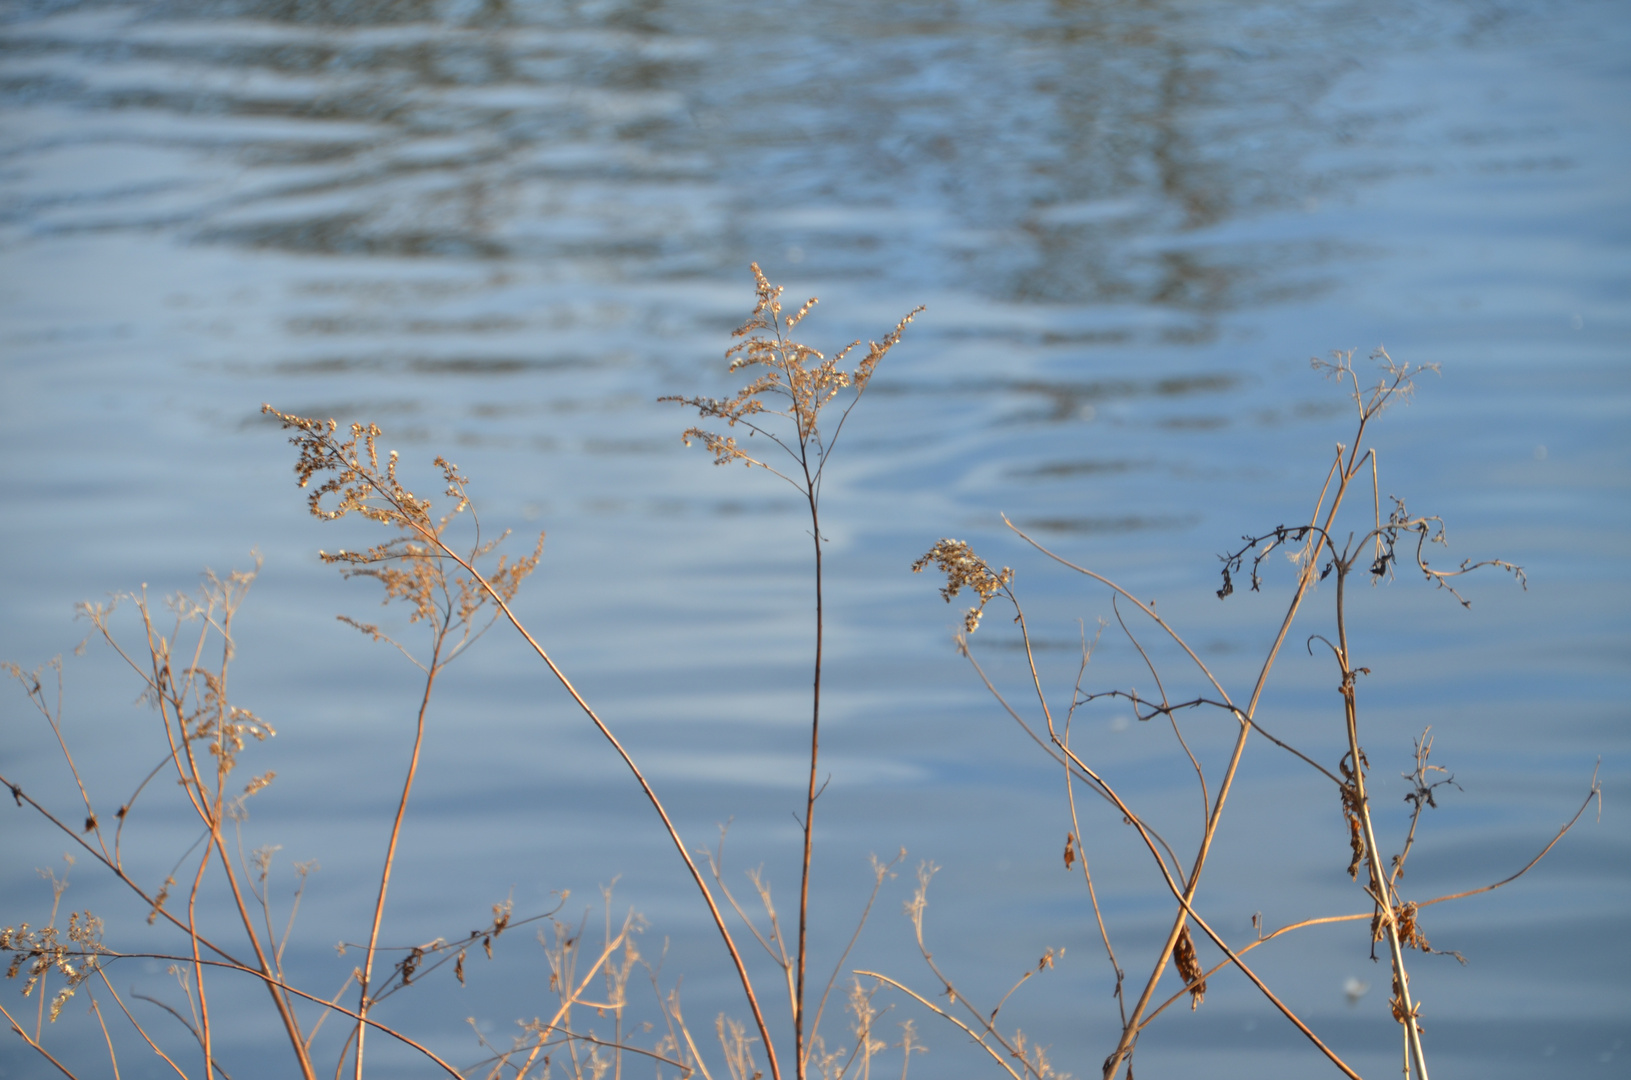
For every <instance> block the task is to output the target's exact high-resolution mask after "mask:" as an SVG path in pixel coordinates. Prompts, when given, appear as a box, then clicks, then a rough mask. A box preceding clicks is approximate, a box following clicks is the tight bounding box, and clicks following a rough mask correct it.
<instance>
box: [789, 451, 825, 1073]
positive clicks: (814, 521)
mask: <svg viewBox="0 0 1631 1080" xmlns="http://www.w3.org/2000/svg"><path fill="white" fill-rule="evenodd" d="M804 478H805V483H806V485H807V486H806V488H805V494H806V496H807V497H808V499H809V503H810V531H811V533H812V534H813V536H814V539H815V595H816V601H815V610H816V640H815V679H814V683H815V685H814V689H813V690H812V691H811V705H810V786H809V789H808V790H807V792H806V793H805V798H804V861H803V862H802V864H801V866H800V875H799V940H798V951H797V955H796V956H795V958H794V963H795V965H796V976H795V982H796V988H795V990H794V992H793V1054H794V1056H795V1059H796V1060H795V1062H794V1070H795V1075H796V1076H797V1077H798V1080H804V1067H805V1057H806V1055H805V1052H804V969H805V960H806V948H805V945H806V939H807V936H808V931H809V915H810V852H811V845H812V842H813V840H814V827H815V804H816V795H817V794H818V791H817V790H816V772H817V767H818V760H819V757H820V754H821V634H822V609H821V600H822V596H821V515H820V513H819V511H818V510H817V500H816V490H815V485H814V483H813V482H811V480H810V469H809V465H808V463H806V464H805V467H804Z"/></svg>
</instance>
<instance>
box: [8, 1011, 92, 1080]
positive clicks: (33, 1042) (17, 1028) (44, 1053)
mask: <svg viewBox="0 0 1631 1080" xmlns="http://www.w3.org/2000/svg"><path fill="white" fill-rule="evenodd" d="M0 1016H4V1017H5V1018H6V1022H7V1023H9V1024H10V1025H11V1030H12V1031H14V1032H16V1033H17V1034H18V1035H20V1036H22V1039H23V1041H24V1042H26V1043H27V1044H28V1045H29V1046H31V1047H33V1048H34V1051H35V1052H36V1053H38V1054H39V1055H40V1056H41V1057H43V1058H45V1060H47V1061H49V1062H50V1063H51V1064H52V1065H55V1066H56V1067H57V1071H58V1072H60V1073H62V1075H64V1076H66V1077H68V1080H79V1077H77V1076H75V1075H74V1074H73V1073H72V1072H70V1071H68V1066H66V1065H64V1064H63V1063H62V1062H60V1061H58V1060H57V1059H56V1058H54V1057H52V1056H51V1051H49V1050H47V1049H46V1048H45V1047H43V1046H41V1045H40V1042H39V1040H38V1039H36V1038H34V1037H33V1036H32V1035H30V1034H29V1033H28V1032H27V1031H25V1030H23V1025H21V1024H19V1023H18V1022H17V1018H16V1017H15V1016H12V1015H11V1013H10V1011H8V1010H7V1009H6V1007H5V1006H4V1005H0Z"/></svg>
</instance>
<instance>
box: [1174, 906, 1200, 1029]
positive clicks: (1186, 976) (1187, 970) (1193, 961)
mask: <svg viewBox="0 0 1631 1080" xmlns="http://www.w3.org/2000/svg"><path fill="white" fill-rule="evenodd" d="M1172 958H1173V961H1174V962H1175V963H1176V964H1177V965H1178V974H1179V975H1180V976H1181V977H1182V978H1183V980H1184V982H1185V984H1186V985H1188V987H1189V1008H1190V1010H1191V1011H1194V1010H1195V1009H1198V1008H1200V1007H1201V1002H1203V1001H1205V1000H1206V980H1205V979H1204V978H1202V976H1203V975H1205V974H1206V972H1205V970H1204V969H1203V968H1202V967H1201V958H1200V957H1199V956H1197V955H1196V954H1195V942H1194V940H1193V939H1192V938H1190V936H1189V923H1187V922H1186V923H1184V928H1183V929H1182V930H1180V931H1178V947H1177V948H1176V949H1174V950H1173V953H1172Z"/></svg>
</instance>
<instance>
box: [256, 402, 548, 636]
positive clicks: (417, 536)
mask: <svg viewBox="0 0 1631 1080" xmlns="http://www.w3.org/2000/svg"><path fill="white" fill-rule="evenodd" d="M261 411H262V412H263V413H266V414H268V415H271V416H275V417H277V419H278V420H280V421H281V422H282V424H283V426H284V428H286V429H292V430H293V431H294V432H295V434H294V435H293V436H292V437H291V438H290V439H289V441H290V442H291V443H293V444H294V446H295V447H296V449H298V450H299V451H300V457H299V460H298V461H297V462H296V464H295V476H296V478H297V479H298V481H299V484H300V486H301V487H302V488H304V487H306V486H308V484H310V482H311V480H312V479H313V478H314V477H318V476H326V479H324V480H323V482H322V483H321V485H319V486H318V487H317V489H316V490H315V491H313V492H312V494H311V495H310V497H309V498H308V500H307V503H308V506H309V507H310V509H311V512H312V514H313V516H315V517H318V518H320V519H322V520H324V521H337V520H338V519H340V518H342V517H345V516H346V515H347V514H350V513H356V514H359V515H361V516H362V517H364V518H367V519H368V520H370V521H373V522H375V523H377V524H380V525H384V526H386V527H387V528H392V529H396V530H398V535H396V536H394V537H392V538H391V539H389V540H386V541H385V542H384V543H381V544H376V545H374V546H373V547H370V548H368V549H367V550H365V551H347V550H346V549H344V548H341V549H340V550H339V551H336V552H328V551H322V552H319V553H318V554H319V555H320V556H321V558H322V559H323V561H324V562H327V563H334V564H340V565H342V566H344V567H345V568H346V570H345V573H346V576H347V577H370V578H373V579H375V580H376V581H378V582H379V583H380V585H381V586H383V587H384V589H385V600H384V601H383V602H384V603H390V602H392V601H401V602H403V603H405V604H406V605H407V606H408V607H409V608H410V614H409V616H408V621H409V622H420V621H427V622H429V623H431V624H433V625H434V626H435V627H436V628H437V629H438V630H439V631H442V632H445V631H447V630H448V629H450V628H453V629H456V630H457V631H459V635H458V636H459V638H460V640H459V641H458V643H457V644H456V645H455V647H454V650H453V651H454V652H457V651H458V650H459V649H460V648H462V647H463V646H465V645H467V644H469V643H470V642H471V641H473V640H474V638H475V637H477V636H479V635H480V633H481V630H482V629H484V627H482V628H477V627H476V625H475V624H476V622H477V621H478V619H477V617H478V615H479V614H481V612H482V609H483V608H484V607H486V605H487V604H488V603H489V602H490V601H492V600H493V599H497V600H499V601H501V602H503V603H506V604H507V603H509V601H510V600H512V599H514V597H515V594H516V592H517V591H518V590H519V589H520V588H521V583H522V582H523V581H525V580H526V578H527V577H528V576H529V575H530V574H531V573H532V572H533V570H534V569H536V568H537V566H538V561H539V559H540V558H542V556H543V548H544V534H543V533H542V532H540V533H539V534H538V543H537V545H536V546H535V547H534V548H533V551H532V554H531V555H527V556H523V557H521V558H518V559H514V560H513V561H512V560H511V558H510V557H509V556H508V555H499V556H498V558H497V560H496V562H495V563H494V564H493V565H492V567H491V568H490V569H488V570H486V571H482V572H478V571H477V570H476V566H477V564H478V563H479V562H480V561H481V560H483V559H485V558H487V557H488V556H489V555H491V554H492V553H493V551H494V550H495V549H496V548H497V547H498V546H499V545H500V544H502V543H503V542H504V540H505V539H506V538H507V537H508V536H509V532H508V531H507V530H506V531H505V532H503V533H501V534H499V535H498V536H497V537H496V538H494V539H491V540H483V539H482V535H481V522H480V520H479V518H477V517H476V515H475V512H474V510H473V509H472V508H471V505H470V495H469V492H468V490H467V485H468V484H469V478H468V477H466V476H464V475H462V474H461V473H460V472H459V467H458V466H457V465H454V464H453V463H452V462H450V461H448V460H447V459H445V458H442V457H438V458H436V460H435V464H436V467H437V468H438V469H440V470H441V474H442V482H443V485H444V494H445V495H446V496H447V497H448V498H450V499H452V500H453V503H452V506H451V507H450V508H449V509H448V510H447V512H446V513H444V514H442V515H440V516H433V514H432V507H433V502H432V500H430V499H422V498H420V497H419V496H417V495H415V494H414V493H413V492H412V491H411V490H409V489H408V488H407V487H406V486H405V485H404V484H403V483H402V481H401V480H400V478H399V477H398V475H397V460H398V458H397V452H396V451H395V450H392V451H390V452H389V453H388V454H387V455H386V456H385V457H384V459H383V464H382V459H381V456H380V452H379V445H378V440H379V436H380V435H381V431H380V429H379V427H378V426H377V425H375V424H368V425H363V424H352V425H351V437H350V438H348V439H342V438H341V437H340V434H339V430H340V426H339V424H338V423H337V422H336V421H334V420H327V421H322V420H312V419H308V418H306V417H301V416H295V415H293V414H290V413H283V412H279V411H278V410H276V409H274V408H272V406H270V405H263V406H261ZM329 496H334V497H335V498H334V501H333V502H332V503H331V504H329V505H325V501H324V500H325V499H326V498H328V497H329ZM466 514H468V515H469V516H470V519H471V521H472V524H473V526H474V530H475V538H474V539H473V540H472V541H471V543H470V544H469V546H468V547H462V548H460V549H458V550H455V549H454V548H453V546H452V542H451V540H450V539H449V527H450V526H451V525H452V524H453V522H454V521H455V520H456V519H458V518H459V517H460V516H461V515H466ZM450 562H451V563H452V564H453V565H452V567H450V566H449V565H448V564H449V563H450ZM461 570H462V571H464V572H463V573H461V572H460V571H461ZM341 621H342V622H345V623H347V624H348V625H350V626H353V627H355V628H356V629H358V630H360V631H361V632H363V633H365V634H368V635H369V636H371V637H373V638H375V639H376V640H378V639H381V638H384V637H385V635H384V634H383V633H382V632H381V631H380V629H379V628H378V627H377V626H374V625H372V624H369V623H362V622H358V621H357V620H355V619H350V618H347V617H345V616H341ZM393 644H395V642H393Z"/></svg>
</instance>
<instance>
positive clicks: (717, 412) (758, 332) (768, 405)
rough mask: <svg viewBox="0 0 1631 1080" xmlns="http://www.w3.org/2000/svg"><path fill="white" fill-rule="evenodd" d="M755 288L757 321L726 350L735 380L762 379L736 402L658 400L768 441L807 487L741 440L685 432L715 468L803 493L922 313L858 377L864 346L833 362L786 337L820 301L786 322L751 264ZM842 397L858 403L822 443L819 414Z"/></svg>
mask: <svg viewBox="0 0 1631 1080" xmlns="http://www.w3.org/2000/svg"><path fill="white" fill-rule="evenodd" d="M753 280H754V282H755V286H756V294H757V302H756V303H755V304H754V307H753V314H752V315H750V316H749V317H748V320H747V321H746V322H745V323H743V324H742V325H741V326H739V327H738V328H737V329H736V331H735V332H734V333H733V334H732V335H731V336H732V337H734V338H741V339H746V340H739V341H738V342H737V343H736V344H734V345H732V346H731V347H730V348H729V349H727V350H725V359H726V360H727V361H729V363H730V370H731V371H733V372H734V371H740V370H742V369H743V368H750V367H757V368H760V369H762V371H761V373H760V374H758V375H757V376H756V377H755V378H754V379H753V380H752V381H751V382H749V383H748V384H747V385H746V386H744V387H743V388H742V389H741V390H738V391H737V392H736V394H735V395H734V396H732V397H728V398H710V397H681V396H678V395H670V396H668V397H663V398H659V399H658V400H660V401H675V402H679V403H680V404H681V405H688V406H690V407H692V408H694V409H696V410H697V412H698V414H699V415H701V416H702V417H703V418H704V419H705V420H723V421H724V422H725V425H726V426H727V427H731V428H734V427H736V426H738V425H741V426H742V427H744V428H746V429H747V431H748V433H749V436H750V437H751V436H753V435H763V436H764V437H765V438H767V439H769V440H770V441H771V442H773V443H775V444H776V445H777V446H779V447H781V448H782V449H783V450H784V451H786V452H787V453H788V454H789V455H790V456H791V457H792V458H793V460H794V461H795V462H797V463H798V464H799V466H800V468H801V471H802V472H803V473H804V474H805V479H804V481H802V482H799V481H794V480H793V479H792V478H790V477H788V476H786V475H784V474H783V473H782V472H781V471H780V470H778V469H776V468H774V467H773V466H772V465H770V464H769V463H768V462H766V461H764V460H762V459H761V458H757V457H754V456H753V455H751V454H749V453H748V452H747V451H746V450H744V449H743V448H742V447H741V446H740V445H739V444H738V443H737V441H736V438H735V436H731V435H722V434H720V433H718V432H714V431H708V430H706V429H705V428H700V427H693V428H687V429H686V430H685V432H684V434H683V435H682V436H681V437H682V438H683V439H684V440H685V445H687V446H690V445H691V440H692V439H700V440H701V441H702V444H703V445H704V446H705V447H707V448H708V452H709V453H711V454H713V455H714V464H716V465H728V464H730V463H732V462H736V461H740V462H742V464H744V465H747V466H749V467H750V468H751V467H752V466H754V465H757V466H759V467H760V468H762V469H767V470H769V471H770V472H773V473H776V475H778V476H781V477H782V478H783V479H784V480H788V482H789V483H793V484H794V486H796V487H800V488H803V487H805V486H807V485H809V484H811V483H813V482H814V479H815V478H816V476H818V475H819V473H820V469H821V465H822V463H823V462H824V461H825V460H826V456H827V454H829V453H830V452H831V451H832V448H833V445H834V443H836V442H837V440H838V435H839V432H840V431H842V429H843V426H844V421H845V420H846V419H847V418H848V417H849V412H850V410H851V409H853V408H854V407H855V403H856V402H857V401H859V400H860V398H861V395H862V394H863V393H865V391H866V388H867V385H868V384H869V383H870V382H871V381H872V376H873V374H874V373H875V372H876V371H877V369H878V364H879V362H880V361H882V360H883V358H884V356H885V355H886V354H887V353H888V352H889V350H890V349H892V348H894V347H895V345H896V344H898V343H899V342H900V339H901V335H902V334H903V333H905V331H906V324H907V323H910V322H911V321H912V320H913V319H914V318H916V316H917V313H918V312H920V311H922V310H923V308H922V307H917V308H914V309H913V310H912V311H910V312H908V313H907V314H906V316H905V317H904V318H902V319H901V320H900V322H898V323H896V324H895V328H894V329H893V330H891V331H890V332H889V333H887V334H885V335H884V339H883V340H882V341H872V342H868V348H867V352H866V355H865V356H863V357H862V358H861V361H860V363H859V364H857V365H856V367H855V368H854V369H852V370H846V369H845V368H844V366H843V365H844V363H845V361H846V360H847V359H848V358H849V355H850V353H851V352H852V351H853V350H854V349H855V348H856V347H857V346H859V345H860V342H859V341H853V342H851V343H850V344H848V345H846V346H844V348H843V349H841V350H839V352H838V353H837V355H835V356H832V357H828V356H826V355H825V354H823V353H821V352H818V351H817V350H815V349H812V348H810V347H809V346H808V345H803V344H801V343H799V342H797V341H794V340H792V338H791V337H789V336H788V335H789V333H790V332H791V331H792V330H794V329H796V328H797V327H798V325H799V324H800V323H801V322H803V321H804V317H805V316H806V315H808V314H809V313H810V310H811V309H812V308H813V307H815V305H816V298H815V297H811V298H810V299H809V300H807V301H805V303H804V305H803V306H802V307H800V308H799V309H798V311H796V312H794V313H793V314H791V315H785V316H784V315H783V314H782V304H781V295H782V288H781V286H779V285H772V284H770V282H769V281H768V280H767V279H766V278H765V276H764V273H763V272H762V271H761V270H760V269H759V264H758V263H754V264H753ZM844 389H852V390H854V392H855V393H854V397H853V398H851V400H850V403H849V404H848V405H847V406H845V408H844V409H843V411H842V413H841V415H840V416H839V419H838V423H837V425H836V426H835V427H834V429H833V432H832V434H831V436H830V437H824V436H823V435H822V432H821V427H820V420H821V411H822V409H824V408H825V407H826V406H827V404H828V403H829V402H831V401H832V400H833V398H835V397H836V396H837V395H838V393H839V391H841V390H844ZM771 416H777V417H784V418H786V419H788V420H791V421H792V425H793V430H792V431H791V432H787V431H785V430H782V431H777V430H775V429H774V428H773V427H771V426H769V425H768V423H767V421H766V420H764V419H762V417H771Z"/></svg>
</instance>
